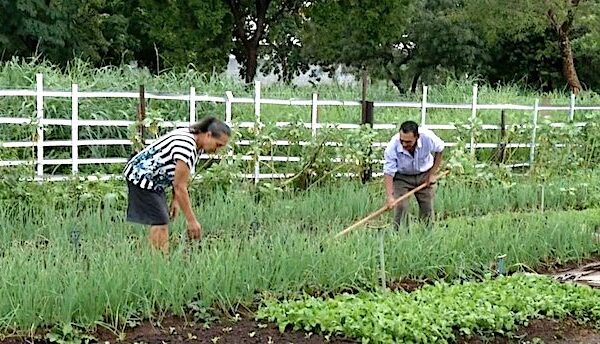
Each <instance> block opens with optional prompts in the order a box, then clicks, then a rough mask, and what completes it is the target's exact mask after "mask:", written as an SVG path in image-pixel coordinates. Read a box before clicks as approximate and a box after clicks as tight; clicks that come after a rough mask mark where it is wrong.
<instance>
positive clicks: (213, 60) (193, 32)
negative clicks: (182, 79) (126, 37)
mask: <svg viewBox="0 0 600 344" xmlns="http://www.w3.org/2000/svg"><path fill="white" fill-rule="evenodd" d="M130 10H131V12H132V13H133V15H132V18H131V27H130V32H131V34H132V35H133V36H135V37H136V38H137V40H138V46H137V47H136V49H135V57H136V58H137V60H138V61H140V62H141V63H142V64H144V65H147V66H149V67H150V68H151V69H153V70H156V71H157V72H160V69H162V68H174V67H182V66H183V67H185V66H188V65H189V64H193V65H195V67H196V68H197V69H198V70H200V71H206V72H210V71H213V70H215V69H218V70H222V69H224V68H225V66H226V64H227V56H228V52H229V50H230V48H231V44H232V43H231V35H230V25H231V24H230V22H229V21H228V20H229V17H228V15H227V14H228V11H227V8H226V7H225V6H224V5H223V3H222V2H221V1H220V0H172V1H159V0H139V1H131V2H130Z"/></svg>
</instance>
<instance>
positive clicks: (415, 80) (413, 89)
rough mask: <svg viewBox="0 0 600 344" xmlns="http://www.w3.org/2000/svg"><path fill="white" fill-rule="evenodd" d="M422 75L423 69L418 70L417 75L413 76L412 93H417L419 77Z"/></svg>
mask: <svg viewBox="0 0 600 344" xmlns="http://www.w3.org/2000/svg"><path fill="white" fill-rule="evenodd" d="M420 77H421V71H418V72H416V73H415V75H414V76H413V79H412V83H411V85H410V91H411V92H412V93H416V92H417V86H418V85H419V78H420Z"/></svg>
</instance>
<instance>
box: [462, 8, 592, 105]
mask: <svg viewBox="0 0 600 344" xmlns="http://www.w3.org/2000/svg"><path fill="white" fill-rule="evenodd" d="M465 8H466V13H469V14H470V16H469V17H470V19H471V20H472V21H473V22H474V23H478V24H479V25H481V26H480V27H481V28H482V32H483V33H484V35H485V36H486V38H487V39H489V40H490V41H491V42H497V41H498V40H499V39H500V38H501V37H502V36H510V37H513V38H514V39H515V40H522V39H523V37H524V36H527V35H530V34H532V33H537V34H544V33H546V32H547V31H548V30H550V31H551V32H553V33H554V35H553V36H554V42H555V44H556V46H557V47H558V54H559V56H560V58H561V62H562V63H561V64H562V66H561V72H562V75H563V78H564V80H565V81H566V83H567V85H568V86H569V88H570V89H571V91H572V92H574V93H575V94H577V93H578V92H579V91H581V89H582V86H581V82H580V81H579V76H578V74H577V69H576V66H575V56H574V53H573V45H572V39H573V35H574V34H575V32H576V31H577V26H578V23H579V21H582V20H586V18H587V17H589V16H594V15H598V2H597V1H596V0H488V1H475V0H470V1H466V2H465Z"/></svg>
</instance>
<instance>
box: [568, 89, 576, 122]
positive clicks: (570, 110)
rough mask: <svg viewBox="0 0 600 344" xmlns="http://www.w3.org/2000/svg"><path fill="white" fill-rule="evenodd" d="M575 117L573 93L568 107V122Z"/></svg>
mask: <svg viewBox="0 0 600 344" xmlns="http://www.w3.org/2000/svg"><path fill="white" fill-rule="evenodd" d="M574 117H575V93H571V103H570V105H569V122H573V118H574Z"/></svg>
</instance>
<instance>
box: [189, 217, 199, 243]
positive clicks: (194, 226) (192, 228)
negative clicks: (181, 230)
mask: <svg viewBox="0 0 600 344" xmlns="http://www.w3.org/2000/svg"><path fill="white" fill-rule="evenodd" d="M187 234H188V238H189V239H190V240H200V238H202V226H201V225H200V223H198V221H194V222H190V223H188V228H187Z"/></svg>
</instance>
